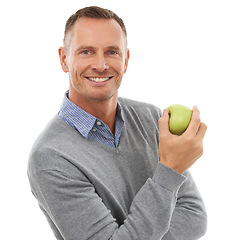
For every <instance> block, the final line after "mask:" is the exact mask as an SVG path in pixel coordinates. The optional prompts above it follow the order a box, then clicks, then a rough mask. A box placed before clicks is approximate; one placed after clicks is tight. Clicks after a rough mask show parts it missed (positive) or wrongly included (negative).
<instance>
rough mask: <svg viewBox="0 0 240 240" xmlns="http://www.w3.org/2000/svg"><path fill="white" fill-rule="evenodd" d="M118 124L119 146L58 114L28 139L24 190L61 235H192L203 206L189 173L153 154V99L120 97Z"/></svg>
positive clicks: (140, 239) (202, 223)
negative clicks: (95, 137)
mask: <svg viewBox="0 0 240 240" xmlns="http://www.w3.org/2000/svg"><path fill="white" fill-rule="evenodd" d="M119 102H120V104H121V107H122V111H123V116H124V120H125V125H124V128H123V130H122V135H121V139H120V143H119V146H118V148H111V147H108V146H105V145H103V144H101V143H98V142H96V141H93V140H91V139H85V138H83V137H82V136H81V134H80V133H79V132H78V131H76V130H75V129H73V128H72V127H70V126H69V125H68V124H66V123H65V122H64V121H63V120H62V119H61V118H60V117H59V116H58V115H56V116H55V117H54V118H53V119H52V121H51V122H50V123H49V124H48V126H47V127H46V128H45V130H44V131H43V132H42V133H41V135H40V136H39V137H38V139H37V141H36V142H35V144H34V146H33V148H32V151H31V154H30V158H29V165H28V177H29V181H30V185H31V190H32V192H33V194H34V196H35V197H36V199H37V200H38V203H39V206H40V208H41V210H42V211H43V213H44V214H45V216H46V218H47V220H48V222H49V224H50V226H51V228H52V230H53V232H54V234H55V236H56V238H57V239H59V240H60V239H61V240H63V239H64V240H109V239H111V240H160V239H162V240H164V239H165V240H193V239H199V238H200V237H201V236H202V235H204V233H205V231H206V219H207V218H206V212H205V208H204V204H203V202H202V199H201V197H200V194H199V192H198V190H197V187H196V185H195V183H194V181H193V179H192V177H191V175H190V173H189V171H186V172H185V173H184V175H181V174H179V173H177V172H175V171H174V170H172V169H170V168H168V167H166V166H164V165H163V164H161V163H160V162H159V156H158V119H159V118H160V116H161V113H160V110H159V109H158V108H156V107H154V106H152V105H149V104H145V103H139V102H136V101H132V100H127V99H122V98H119Z"/></svg>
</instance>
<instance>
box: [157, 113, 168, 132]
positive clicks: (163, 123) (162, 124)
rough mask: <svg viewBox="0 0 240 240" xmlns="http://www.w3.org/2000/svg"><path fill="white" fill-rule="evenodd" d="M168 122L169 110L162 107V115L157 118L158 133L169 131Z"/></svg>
mask: <svg viewBox="0 0 240 240" xmlns="http://www.w3.org/2000/svg"><path fill="white" fill-rule="evenodd" d="M168 122H169V110H168V109H164V110H163V115H162V116H161V118H159V120H158V125H159V134H166V133H169V127H168Z"/></svg>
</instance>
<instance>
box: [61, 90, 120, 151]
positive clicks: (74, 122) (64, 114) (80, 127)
mask: <svg viewBox="0 0 240 240" xmlns="http://www.w3.org/2000/svg"><path fill="white" fill-rule="evenodd" d="M58 115H59V116H60V117H61V118H62V119H63V120H64V121H65V122H66V123H67V124H68V125H70V126H71V127H72V128H74V129H76V130H77V131H78V132H80V133H81V135H82V136H83V137H84V138H90V139H93V140H95V141H97V142H100V143H102V144H105V145H107V146H109V147H113V148H116V147H118V144H119V141H120V136H121V132H122V128H123V125H124V120H123V116H122V111H121V106H120V104H119V103H118V105H117V112H116V117H115V136H114V135H113V134H112V132H111V130H110V129H109V127H108V126H107V125H106V124H105V123H104V122H103V121H101V120H100V119H97V118H96V117H94V116H93V115H91V114H89V113H88V112H86V111H84V110H83V109H81V108H80V107H78V106H77V105H76V104H74V103H73V102H72V101H70V100H69V99H68V91H67V92H66V93H65V95H64V99H63V102H62V105H61V108H60V112H59V113H58Z"/></svg>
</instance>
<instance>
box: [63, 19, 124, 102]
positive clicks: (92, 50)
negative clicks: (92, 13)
mask: <svg viewBox="0 0 240 240" xmlns="http://www.w3.org/2000/svg"><path fill="white" fill-rule="evenodd" d="M68 46H69V48H68V51H67V53H66V50H65V51H64V50H63V51H64V52H65V53H64V54H62V60H61V63H62V67H63V63H65V65H66V66H65V67H63V70H64V71H65V72H69V79H70V91H73V92H75V96H76V95H77V97H78V98H79V100H80V99H83V100H84V101H86V100H95V101H96V100H97V101H103V100H108V99H110V98H112V97H113V96H116V95H117V92H118V88H119V86H120V84H121V81H122V77H123V74H124V73H125V72H126V70H127V65H128V59H129V52H128V50H127V49H126V46H125V37H124V35H123V32H122V29H121V27H120V25H119V24H118V23H117V21H116V20H114V19H92V18H86V17H83V18H80V19H79V20H78V21H77V22H76V23H75V25H74V26H73V29H72V33H71V38H70V42H69V44H68ZM60 58H61V56H60Z"/></svg>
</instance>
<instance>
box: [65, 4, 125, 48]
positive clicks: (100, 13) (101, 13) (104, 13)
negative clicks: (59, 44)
mask: <svg viewBox="0 0 240 240" xmlns="http://www.w3.org/2000/svg"><path fill="white" fill-rule="evenodd" d="M81 17H89V18H99V19H115V20H116V21H117V22H118V24H119V25H120V26H121V28H122V31H123V33H124V36H125V39H126V47H127V30H126V27H125V24H124V22H123V20H122V19H121V18H120V17H118V15H117V14H116V13H114V12H113V11H111V10H108V9H105V8H101V7H97V6H91V7H85V8H82V9H79V10H78V11H77V12H76V13H74V14H73V15H72V16H71V17H70V18H69V19H68V20H67V22H66V25H65V31H64V39H63V44H64V47H65V48H68V46H67V45H68V43H67V42H68V39H69V38H68V36H69V35H70V32H71V30H72V28H73V25H74V24H75V22H76V21H77V20H78V19H79V18H81Z"/></svg>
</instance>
